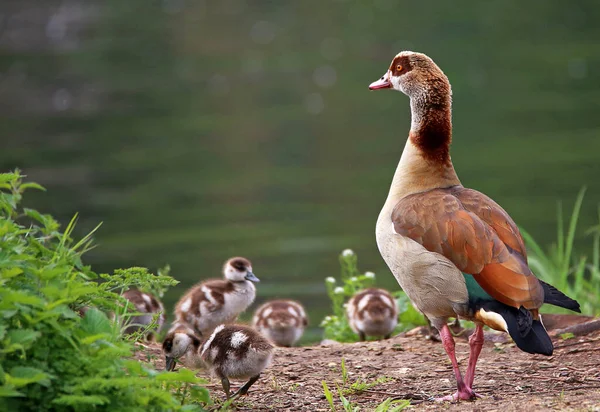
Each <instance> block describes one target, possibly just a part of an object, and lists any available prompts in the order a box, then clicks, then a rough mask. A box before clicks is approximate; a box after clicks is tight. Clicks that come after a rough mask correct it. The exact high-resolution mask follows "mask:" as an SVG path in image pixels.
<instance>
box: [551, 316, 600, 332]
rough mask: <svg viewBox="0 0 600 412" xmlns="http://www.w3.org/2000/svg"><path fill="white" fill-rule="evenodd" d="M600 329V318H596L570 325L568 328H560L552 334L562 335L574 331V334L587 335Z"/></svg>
mask: <svg viewBox="0 0 600 412" xmlns="http://www.w3.org/2000/svg"><path fill="white" fill-rule="evenodd" d="M597 330H600V319H595V320H592V321H589V322H585V323H580V324H577V325H573V326H569V327H568V328H564V329H558V330H556V331H554V332H553V333H552V334H553V335H554V336H560V335H562V334H563V333H572V334H573V335H576V336H579V335H587V334H589V333H592V332H595V331H597Z"/></svg>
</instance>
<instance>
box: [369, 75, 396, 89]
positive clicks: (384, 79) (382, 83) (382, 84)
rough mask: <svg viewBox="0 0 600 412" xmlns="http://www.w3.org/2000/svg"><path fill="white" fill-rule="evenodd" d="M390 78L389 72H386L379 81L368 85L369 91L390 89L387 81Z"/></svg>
mask: <svg viewBox="0 0 600 412" xmlns="http://www.w3.org/2000/svg"><path fill="white" fill-rule="evenodd" d="M389 78H390V72H389V71H388V72H386V73H385V74H384V75H383V76H381V79H379V80H376V81H374V82H373V83H371V84H370V85H369V90H378V89H391V88H392V83H391V82H390V81H389V80H388V79H389Z"/></svg>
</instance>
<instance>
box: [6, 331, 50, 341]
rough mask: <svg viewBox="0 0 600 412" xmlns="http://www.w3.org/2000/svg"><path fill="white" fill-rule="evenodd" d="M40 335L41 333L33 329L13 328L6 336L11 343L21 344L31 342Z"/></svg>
mask: <svg viewBox="0 0 600 412" xmlns="http://www.w3.org/2000/svg"><path fill="white" fill-rule="evenodd" d="M40 336H41V333H40V332H38V331H35V330H33V329H11V330H9V331H8V332H7V334H6V338H7V339H8V341H9V342H10V343H17V344H20V345H28V344H31V343H33V342H34V341H35V340H37V338H39V337H40Z"/></svg>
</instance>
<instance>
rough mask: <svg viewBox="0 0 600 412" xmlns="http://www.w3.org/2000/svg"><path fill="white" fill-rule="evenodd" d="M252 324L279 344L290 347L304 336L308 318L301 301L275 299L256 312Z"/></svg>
mask: <svg viewBox="0 0 600 412" xmlns="http://www.w3.org/2000/svg"><path fill="white" fill-rule="evenodd" d="M252 324H253V326H254V328H255V329H256V330H257V331H259V332H260V333H262V334H263V335H265V336H266V337H267V338H269V339H271V341H273V343H275V344H276V345H277V346H287V347H290V346H292V345H294V344H295V343H296V342H297V341H298V340H299V339H300V338H301V337H302V334H303V333H304V328H305V327H306V325H308V318H307V317H306V312H305V310H304V308H303V307H302V305H301V304H300V303H298V302H295V301H293V300H273V301H270V302H267V303H265V304H263V305H261V306H260V307H259V308H258V309H257V310H256V312H254V317H253V320H252Z"/></svg>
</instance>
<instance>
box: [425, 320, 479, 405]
mask: <svg viewBox="0 0 600 412" xmlns="http://www.w3.org/2000/svg"><path fill="white" fill-rule="evenodd" d="M440 338H441V339H442V343H443V345H444V349H445V350H446V353H447V354H448V357H449V358H450V361H451V362H452V369H453V370H454V376H455V378H456V387H457V389H458V390H457V391H456V393H454V394H453V395H448V396H444V397H443V398H437V399H436V401H438V402H444V401H456V400H469V399H473V398H475V397H476V396H477V395H476V394H475V392H473V391H472V390H471V387H470V385H469V386H467V384H466V383H465V381H464V380H463V378H462V375H461V374H460V369H458V361H457V360H456V354H455V351H454V338H453V337H452V333H451V332H450V328H448V325H444V327H443V328H442V329H441V330H440ZM480 350H481V348H480ZM477 354H479V352H478V353H477ZM475 359H477V358H475ZM474 369H475V366H473V370H474ZM467 376H468V375H467Z"/></svg>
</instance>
